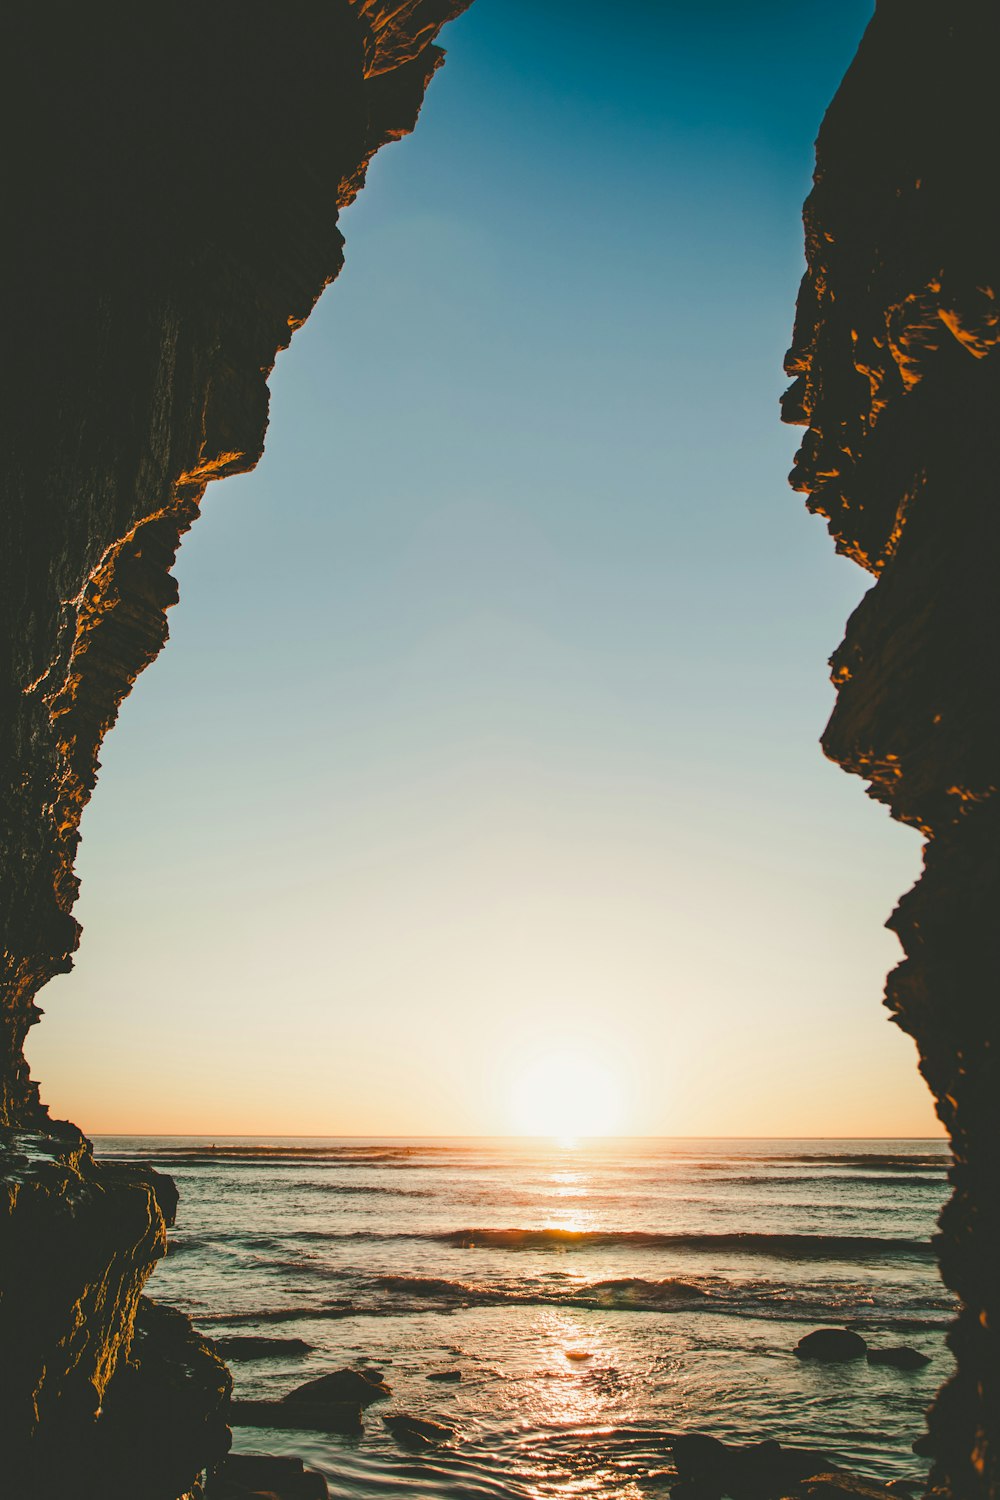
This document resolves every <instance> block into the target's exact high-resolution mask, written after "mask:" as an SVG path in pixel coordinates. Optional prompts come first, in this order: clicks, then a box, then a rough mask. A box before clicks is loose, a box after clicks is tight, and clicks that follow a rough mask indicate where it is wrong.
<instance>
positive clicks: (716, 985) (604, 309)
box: [29, 0, 938, 1136]
mask: <svg viewBox="0 0 1000 1500" xmlns="http://www.w3.org/2000/svg"><path fill="white" fill-rule="evenodd" d="M870 11H871V5H870V3H860V0H842V3H841V4H839V5H837V6H830V5H825V4H820V3H818V0H811V3H806V4H802V3H801V0H795V3H792V0H770V3H762V4H758V5H754V6H746V5H734V4H723V3H720V0H715V3H712V0H706V3H705V4H703V5H699V6H695V7H692V6H690V5H689V4H686V5H684V6H681V5H678V4H674V3H672V0H670V3H668V0H636V3H635V4H633V5H631V6H630V7H628V10H627V15H626V14H624V13H623V14H622V15H619V14H618V13H617V12H616V13H614V15H613V18H612V19H610V20H609V9H608V7H607V5H606V4H604V5H602V6H597V5H589V4H587V3H582V0H580V3H573V4H569V3H567V0H559V3H557V0H530V3H529V0H477V3H476V4H475V5H474V6H473V7H472V9H471V10H470V11H469V12H468V13H467V14H466V15H465V16H464V17H462V18H461V19H460V20H458V21H457V22H455V23H453V24H452V25H450V26H449V27H448V28H447V29H446V32H445V33H444V35H443V37H442V40H443V42H444V44H445V45H446V47H447V49H448V61H447V65H446V66H445V68H444V69H443V70H442V71H441V72H439V73H438V74H437V76H436V77H435V79H434V81H433V83H432V85H431V88H430V91H429V94H428V97H427V101H426V104H425V106H424V110H423V113H422V115H421V118H420V121H419V124H418V127H417V130H416V132H415V134H414V135H413V136H411V137H409V138H408V139H406V140H404V141H402V142H400V143H398V144H394V145H392V146H390V147H388V148H386V149H385V150H383V151H382V152H381V153H380V155H379V156H378V158H377V159H376V161H375V162H374V164H373V166H372V168H371V171H370V173H369V179H368V185H367V187H366V188H365V190H364V192H363V193H362V195H361V197H360V198H359V200H358V202H357V203H356V204H355V205H354V206H352V207H351V208H350V209H349V210H347V211H346V212H345V213H344V215H343V218H342V228H343V230H344V233H345V235H346V238H347V249H346V253H347V264H346V268H345V270H344V272H343V273H342V275H341V277H340V278H339V280H338V281H337V282H336V283H335V284H334V285H333V287H332V288H330V289H329V290H328V291H327V292H326V293H325V295H324V297H323V298H322V300H321V302H320V304H319V306H318V307H317V309H316V311H315V313H314V314H313V316H312V318H311V319H310V321H309V323H308V324H307V325H306V327H305V328H304V329H303V330H302V331H301V332H300V333H298V334H296V336H295V338H294V340H293V342H292V346H291V349H290V350H289V351H288V352H287V353H285V354H283V355H281V357H280V359H279V362H278V365H277V367H276V370H275V373H274V376H273V378H272V381H271V387H272V407H271V425H270V430H269V435H268V441H267V450H266V453H265V456H264V458H263V460H262V462H261V464H260V465H259V467H258V469H257V470H256V471H255V472H254V473H253V474H251V475H248V476H243V477H240V478H238V479H232V480H226V481H224V482H222V483H218V484H213V485H211V486H210V487H209V490H208V494H207V497H206V503H205V510H204V515H203V518H202V519H201V520H200V521H199V522H198V523H197V525H196V527H195V529H194V531H193V532H192V533H191V534H190V536H189V537H188V538H187V539H186V540H185V542H184V545H183V548H182V551H181V554H180V558H179V562H178V567H177V576H178V579H179V583H180V591H181V603H180V605H179V606H178V607H177V608H176V609H175V610H174V611H173V612H172V613H171V617H170V631H171V641H170V644H169V646H168V648H167V650H166V651H165V653H164V654H163V655H161V657H160V658H159V660H158V661H157V662H156V663H155V664H154V665H153V666H152V667H151V668H150V669H149V670H148V671H147V672H146V673H145V674H144V676H143V677H142V678H141V679H140V680H139V682H138V684H137V686H136V688H135V690H134V692H133V694H132V696H131V698H130V699H129V700H128V701H127V702H126V704H125V706H124V710H123V713H122V716H121V719H120V722H119V725H118V726H117V727H116V728H115V729H114V731H113V732H112V734H111V735H110V737H109V738H108V740H107V741H106V743H105V746H104V749H103V752H102V756H101V759H102V762H103V768H104V769H103V772H102V776H101V780H100V783H99V785H98V789H97V792H96V794H95V796H94V799H93V801H92V804H91V806H90V807H89V808H88V810H87V812H86V814H85V817H84V822H83V833H84V839H83V844H82V847H81V853H80V858H79V865H78V869H79V873H80V875H81V877H82V881H83V890H82V897H81V900H80V902H79V905H78V907H77V915H78V917H79V918H80V920H81V921H82V922H83V924H84V929H85V930H84V938H83V945H82V947H81V950H80V953H79V955H78V958H77V964H76V969H75V972H74V973H73V974H72V975H69V976H66V977H60V978H58V979H56V980H54V981H53V982H52V983H51V984H50V985H49V986H48V987H47V989H46V990H45V991H44V992H43V994H42V996H41V997H40V998H41V1003H42V1005H43V1007H44V1009H45V1011H46V1017H45V1020H44V1022H43V1023H42V1025H41V1026H40V1027H37V1028H36V1029H35V1031H34V1033H33V1035H32V1038H31V1041H30V1044H29V1056H30V1059H31V1062H32V1065H33V1068H34V1071H35V1075H36V1076H37V1077H39V1078H40V1079H41V1080H42V1086H43V1097H44V1098H45V1099H46V1101H47V1102H48V1103H49V1104H50V1106H51V1108H52V1110H53V1112H54V1113H55V1114H56V1115H59V1116H69V1117H70V1118H72V1119H74V1120H76V1121H77V1122H78V1123H79V1124H80V1125H82V1126H83V1128H84V1129H85V1130H87V1131H89V1132H92V1133H102V1132H133V1131H134V1132H166V1133H175V1132H186V1133H208V1134H240V1133H242V1134H277V1133H288V1134H324V1133H330V1134H363V1135H370V1134H388V1135H406V1134H447V1135H455V1134H462V1135H466V1134H506V1133H508V1132H518V1131H529V1132H534V1131H544V1132H546V1133H549V1132H551V1133H562V1134H573V1133H578V1132H581V1131H583V1132H589V1131H602V1132H603V1131H608V1132H611V1133H624V1134H630V1135H632V1134H649V1135H699V1136H700V1135H723V1136H726V1135H741V1134H749V1135H762V1136H768V1135H876V1136H877V1135H893V1134H899V1135H927V1134H931V1133H937V1132H938V1127H937V1124H936V1122H935V1119H934V1116H933V1113H932V1111H931V1107H930V1102H929V1096H928V1093H927V1090H926V1088H925V1086H924V1084H923V1083H922V1081H921V1080H920V1078H919V1076H918V1074H917V1072H916V1069H915V1066H914V1062H915V1053H914V1048H913V1044H912V1042H911V1041H910V1040H909V1039H908V1038H907V1037H905V1036H903V1035H902V1034H901V1033H900V1032H898V1031H897V1030H896V1029H895V1028H894V1027H893V1026H892V1025H891V1024H890V1023H889V1021H888V1019H887V1017H886V1014H885V1012H884V1011H883V1010H882V1009H881V1007H880V998H881V990H882V985H883V981H884V976H885V973H886V971H887V969H889V968H890V967H891V966H892V965H893V964H894V963H895V962H896V961H897V958H898V956H899V953H898V948H897V944H896V941H895V939H894V938H892V937H891V935H890V934H889V933H887V932H885V931H884V930H883V927H882V923H883V921H884V920H885V918H886V917H887V916H888V914H889V912H890V911H891V909H892V907H893V905H894V903H895V901H896V899H897V898H898V896H899V895H900V894H901V893H902V892H903V891H904V890H906V889H907V888H908V887H909V886H910V885H911V884H912V883H913V881H914V879H915V878H916V876H917V874H918V870H919V858H920V842H919V839H918V837H917V835H916V834H915V833H914V832H913V830H911V829H907V828H903V827H900V826H898V825H895V824H892V823H891V821H890V820H889V818H888V815H887V813H886V812H885V810H884V809H883V808H880V807H879V806H877V805H876V804H874V803H872V802H870V801H869V800H867V799H866V798H865V796H864V795H863V786H862V784H861V783H860V782H859V781H857V780H856V779H854V778H849V777H847V776H845V775H844V774H843V773H842V772H841V771H839V770H838V769H837V768H835V767H834V766H832V765H830V764H829V763H827V762H826V761H825V760H824V758H823V756H822V753H821V751H820V749H819V747H818V744H817V740H818V736H819V734H820V732H821V730H822V728H823V725H824V724H825V722H826V719H827V716H828V714H829V711H830V708H831V705H832V701H833V693H832V689H831V687H830V685H829V681H828V677H827V668H826V660H827V657H828V656H829V654H830V652H831V651H832V650H833V649H834V647H835V646H836V645H837V644H838V642H839V641H840V639H841V636H842V634H843V626H844V622H845V620H846V617H847V615H848V614H849V612H850V610H851V609H852V608H853V607H854V605H855V604H856V603H857V601H858V600H859V599H860V597H861V595H862V593H863V592H864V590H865V588H866V587H867V586H868V584H869V582H870V580H869V579H868V578H867V577H866V575H865V574H864V573H862V572H861V571H860V570H859V569H858V568H856V567H855V566H854V565H853V564H851V563H849V562H847V561H845V560H843V559H840V558H837V557H836V556H835V554H834V551H833V546H832V543H831V542H830V539H829V537H828V536H827V534H826V531H825V529H824V527H823V524H822V522H821V521H819V520H817V519H815V518H812V517H809V516H808V515H807V513H806V512H805V509H804V507H803V505H802V500H801V496H797V495H794V494H793V493H792V492H791V491H790V490H789V489H788V488H787V486H786V480H785V476H786V473H787V471H788V469H789V467H790V465H791V458H792V454H793V452H794V448H795V446H796V441H797V436H798V434H797V432H796V430H794V429H788V428H783V427H781V426H780V424H779V422H778V415H777V404H776V403H777V398H778V396H779V394H780V392H781V390H782V388H783V385H784V383H785V382H784V379H783V376H782V373H781V360H782V355H783V352H784V349H785V347H786V345H787V343H788V340H789V334H790V329H791V321H792V316H793V309H794V299H795V292H796V288H797V284H798V279H799V277H800V275H801V272H802V230H801V218H800V214H801V203H802V199H803V198H804V196H805V194H806V192H807V191H808V188H809V183H810V175H811V171H812V151H813V141H814V138H815V134H816V130H817V128H818V126H819V122H820V119H821V117H822V113H823V110H824V108H825V106H826V103H827V102H828V101H829V99H830V97H831V96H832V94H833V92H834V90H835V88H836V86H837V83H838V81H839V79H840V77H841V76H842V74H843V71H844V69H845V67H846V66H847V64H848V62H849V61H850V58H851V56H852V54H853V52H854V49H855V47H856V45H857V42H858V39H859V38H860V35H861V33H862V31H863V29H864V26H865V24H866V22H867V19H868V17H869V15H870Z"/></svg>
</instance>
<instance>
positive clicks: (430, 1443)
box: [382, 1412, 455, 1450]
mask: <svg viewBox="0 0 1000 1500" xmlns="http://www.w3.org/2000/svg"><path fill="white" fill-rule="evenodd" d="M382 1421H383V1422H384V1423H385V1425H386V1427H388V1429H389V1431H390V1432H391V1433H392V1435H393V1437H394V1438H395V1439H396V1441H397V1443H400V1444H401V1445H402V1447H404V1448H413V1449H416V1450H419V1449H421V1448H436V1447H437V1446H438V1444H439V1443H446V1442H448V1440H449V1439H450V1438H453V1437H454V1436H455V1429H454V1427H447V1426H445V1424H444V1423H443V1422H432V1421H431V1420H430V1419H429V1418H428V1417H411V1416H408V1415H407V1414H406V1413H405V1412H400V1413H398V1414H397V1415H396V1416H392V1417H383V1418H382Z"/></svg>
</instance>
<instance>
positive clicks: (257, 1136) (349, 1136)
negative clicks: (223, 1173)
mask: <svg viewBox="0 0 1000 1500" xmlns="http://www.w3.org/2000/svg"><path fill="white" fill-rule="evenodd" d="M87 1133H88V1132H86V1131H84V1134H85V1135H86V1134H87ZM89 1134H90V1136H91V1137H92V1138H93V1139H95V1140H101V1139H104V1140H107V1139H109V1138H112V1137H116V1136H145V1137H146V1138H147V1139H149V1140H175V1141H176V1140H180V1141H195V1140H207V1139H208V1138H209V1137H210V1136H211V1135H212V1134H213V1132H212V1131H210V1130H195V1131H188V1130H95V1131H91V1132H90V1133H89ZM214 1134H215V1135H216V1137H217V1138H218V1139H223V1140H230V1141H253V1140H262V1139H267V1140H272V1141H551V1142H558V1141H561V1140H573V1141H938V1140H943V1141H947V1139H948V1137H947V1135H946V1134H945V1133H944V1131H943V1130H942V1133H941V1135H895V1134H892V1133H887V1134H882V1135H837V1134H830V1135H574V1136H568V1135H567V1136H559V1135H520V1134H514V1133H510V1134H507V1135H503V1134H495V1135H463V1134H461V1133H448V1132H444V1131H442V1132H438V1133H436V1134H426V1135H418V1134H402V1135H400V1134H394V1135H378V1134H376V1133H374V1132H370V1131H366V1132H342V1133H334V1132H330V1133H326V1132H323V1131H295V1132H288V1133H286V1132H283V1131H280V1130H278V1131H271V1132H267V1131H252V1132H249V1133H247V1132H244V1131H229V1132H219V1131H216V1132H214Z"/></svg>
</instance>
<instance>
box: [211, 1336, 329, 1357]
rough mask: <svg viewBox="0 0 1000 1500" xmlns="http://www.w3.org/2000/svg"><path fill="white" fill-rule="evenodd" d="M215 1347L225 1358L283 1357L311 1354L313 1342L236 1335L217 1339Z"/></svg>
mask: <svg viewBox="0 0 1000 1500" xmlns="http://www.w3.org/2000/svg"><path fill="white" fill-rule="evenodd" d="M214 1343H215V1347H216V1349H218V1351H219V1353H220V1354H221V1355H222V1356H223V1357H224V1358H225V1359H281V1358H284V1357H285V1356H287V1355H293V1354H310V1353H311V1352H312V1350H313V1347H314V1346H313V1345H312V1344H307V1343H306V1341H305V1339H272V1338H263V1337H260V1338H258V1337H256V1336H254V1337H251V1336H249V1335H248V1336H247V1337H234V1338H224V1339H215V1340H214Z"/></svg>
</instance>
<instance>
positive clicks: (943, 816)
mask: <svg viewBox="0 0 1000 1500" xmlns="http://www.w3.org/2000/svg"><path fill="white" fill-rule="evenodd" d="M998 57H1000V14H998V12H997V10H996V7H995V6H993V5H992V4H989V3H988V0H955V3H953V4H950V5H947V6H941V5H937V4H933V3H930V0H879V3H878V7H877V11H876V14H875V17H874V19H873V21H872V23H871V25H870V27H869V28H868V31H867V33H866V35H865V37H864V40H863V42H862V44H861V47H860V49H859V51H858V54H857V57H856V59H855V61H854V63H853V64H852V66H851V68H850V70H849V71H848V73H847V76H846V77H845V79H844V82H843V84H842V86H841V88H840V90H839V91H838V93H837V96H836V98H835V99H834V101H833V104H832V105H831V107H830V110H829V112H828V114H827V116H826V119H825V120H824V122H823V126H822V129H821V131H820V135H819V139H818V141H817V151H816V160H817V165H816V174H815V187H814V189H813V191H812V193H811V195H810V197H809V199H808V201H807V203H806V209H805V225H806V253H807V264H808V269H807V272H806V275H805V278H804V280H803V283H802V289H801V292H800V295H799V303H798V314H797V319H796V327H795V333H794V339H793V345H792V349H791V351H790V353H789V356H788V363H787V368H788V372H789V374H790V375H792V376H793V377H794V383H793V385H792V386H791V389H790V390H789V391H788V393H787V395H786V397H785V400H784V416H785V418H786V420H788V421H791V422H798V423H802V424H803V425H804V426H806V427H807V429H808V430H807V432H806V435H805V438H804V440H803V443H802V447H801V449H800V451H799V453H798V455H797V459H796V464H795V468H794V470H793V473H792V484H793V486H794V487H795V488H797V489H801V490H803V491H804V492H805V493H806V495H807V496H808V499H807V504H808V506H809V508H810V509H811V510H813V511H815V512H816V513H818V514H819V515H822V516H824V517H825V518H826V521H827V524H828V526H829V529H830V532H831V535H832V536H833V538H834V541H835V543H836V546H837V548H838V550H839V551H841V552H843V553H845V554H846V555H847V556H848V557H850V558H852V559H853V560H854V561H855V562H856V563H859V564H860V565H861V566H862V567H863V568H865V569H867V570H868V572H869V573H871V574H872V576H873V579H874V586H873V587H872V588H871V589H870V590H869V592H868V593H867V594H866V595H865V597H864V599H863V600H862V602H861V604H860V605H859V607H858V609H857V610H856V611H855V612H854V614H853V616H852V617H851V619H850V621H849V624H848V627H847V635H846V638H845V640H844V642H843V644H842V645H841V646H840V647H839V648H838V650H837V651H836V653H835V654H834V656H833V659H832V663H831V665H832V668H833V680H834V683H835V684H836V687H837V703H836V708H835V710H834V713H833V716H832V718H831V720H830V723H829V725H828V726H827V729H826V732H825V734H824V736H823V748H824V750H825V751H826V753H827V755H829V756H830V757H831V758H832V759H833V760H835V761H838V762H839V763H840V764H841V765H842V766H843V767H844V768H845V769H846V770H848V771H851V772H853V773H855V774H856V775H859V776H862V777H864V779H865V780H866V781H867V782H868V783H869V795H871V796H872V797H875V798H877V799H878V800H879V801H881V802H884V803H886V804H887V806H888V807H889V808H890V810H891V812H892V815H893V817H895V818H898V819H900V820H901V821H903V822H906V823H910V824H912V825H913V826H914V827H916V828H918V829H919V830H920V831H921V833H922V834H923V835H924V836H925V838H926V848H925V860H924V873H923V875H922V878H921V879H920V881H919V883H918V884H917V886H916V887H915V888H914V889H913V890H912V891H911V892H910V893H909V894H908V895H907V896H905V897H904V898H903V900H902V901H901V902H900V904H899V906H898V908H897V909H896V911H895V912H894V913H893V915H892V917H891V919H890V922H889V926H890V927H891V928H892V929H893V930H894V931H895V932H896V933H897V935H898V936H899V938H900V941H901V943H902V945H903V949H904V952H905V955H906V956H905V959H904V960H903V962H902V963H901V964H900V965H899V967H898V968H897V969H895V970H894V972H893V973H892V974H891V975H890V976H889V980H888V985H887V990H886V1004H887V1006H888V1008H889V1010H890V1012H891V1014H892V1017H893V1019H894V1020H895V1021H896V1022H897V1024H898V1025H900V1026H901V1027H902V1028H903V1029H904V1030H905V1031H907V1032H909V1034H910V1035H911V1036H912V1037H913V1038H914V1039H915V1041H916V1043H917V1047H918V1049H919V1055H920V1067H921V1071H922V1072H923V1074H924V1077H925V1078H926V1080H927V1082H928V1084H929V1085H930V1087H931V1089H932V1091H933V1093H934V1097H935V1099H936V1101H937V1109H938V1113H939V1115H940V1117H941V1119H942V1121H943V1122H944V1124H945V1126H946V1127H947V1130H948V1133H949V1136H950V1138H951V1142H952V1146H953V1149H954V1158H955V1164H954V1169H953V1172H952V1183H953V1187H954V1193H953V1196H952V1199H951V1201H950V1203H949V1204H948V1206H947V1208H946V1209H945V1211H944V1214H943V1216H942V1219H941V1226H940V1235H939V1237H938V1242H937V1243H938V1250H939V1253H940V1259H941V1268H942V1273H943V1275H944V1279H945V1281H946V1282H947V1283H948V1285H949V1286H950V1287H952V1288H953V1289H954V1290H955V1291H956V1292H957V1293H958V1294H959V1297H960V1298H961V1303H962V1310H961V1313H960V1315H959V1318H958V1321H957V1324H956V1325H955V1327H954V1329H953V1330H952V1333H951V1335H950V1342H951V1347H952V1349H953V1351H954V1353H955V1357H956V1361H957V1372H956V1374H955V1376H954V1378H953V1380H952V1381H951V1382H950V1383H949V1384H948V1385H947V1386H946V1387H945V1388H944V1390H942V1392H941V1393H940V1395H939V1397H938V1399H937V1402H936V1404H935V1405H934V1407H933V1408H932V1410H931V1412H930V1414H929V1419H928V1422H929V1432H928V1435H927V1437H926V1438H925V1439H922V1440H921V1446H922V1448H923V1451H925V1452H927V1453H928V1454H930V1455H931V1456H932V1457H933V1459H934V1469H933V1475H932V1483H933V1486H934V1488H935V1492H936V1493H941V1494H947V1495H951V1496H954V1497H955V1500H980V1497H985V1496H990V1497H996V1496H997V1495H998V1494H1000V1458H998V1443H1000V1342H998V1341H1000V1269H998V1268H1000V1045H998V1043H1000V1024H998V1008H997V995H998V977H1000V962H998V960H1000V922H998V915H997V913H998V906H1000V902H998V897H1000V841H998V833H1000V826H998V814H1000V798H998V796H997V788H998V786H1000V694H998V691H997V688H998V683H1000V601H998V591H997V581H996V578H997V566H998V562H1000V553H998V546H997V541H998V524H1000V510H998V504H997V501H998V496H997V477H996V451H997V438H996V418H997V409H998V406H997V397H998V393H1000V355H998V354H997V352H996V351H997V345H998V343H1000V213H998V211H997V205H996V201H995V200H996V190H995V187H994V185H993V168H994V165H995V162H996V160H997V148H998V145H1000V140H998V134H1000V108H998V104H997V90H996V83H995V68H996V63H997V59H998Z"/></svg>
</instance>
